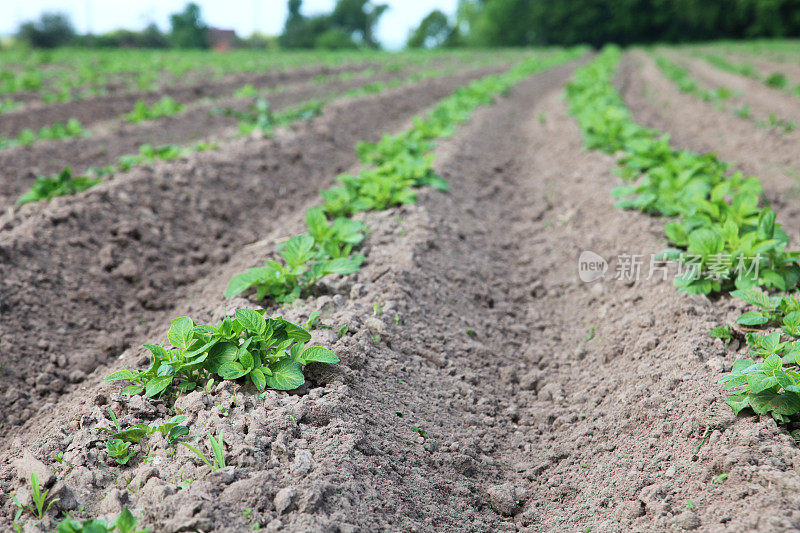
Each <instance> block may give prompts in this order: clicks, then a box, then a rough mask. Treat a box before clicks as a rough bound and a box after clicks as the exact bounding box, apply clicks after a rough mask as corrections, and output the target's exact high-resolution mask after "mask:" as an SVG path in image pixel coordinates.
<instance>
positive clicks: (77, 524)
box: [56, 507, 148, 533]
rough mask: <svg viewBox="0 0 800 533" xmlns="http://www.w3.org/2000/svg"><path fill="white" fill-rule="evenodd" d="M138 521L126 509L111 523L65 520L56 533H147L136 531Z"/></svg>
mask: <svg viewBox="0 0 800 533" xmlns="http://www.w3.org/2000/svg"><path fill="white" fill-rule="evenodd" d="M137 523H138V520H136V517H135V516H133V513H131V512H130V510H129V509H128V508H127V507H126V508H124V509H123V510H122V512H121V513H120V514H119V516H117V518H115V519H114V520H113V521H112V522H111V523H108V522H106V521H105V520H100V519H97V518H93V519H90V520H83V521H79V520H75V519H74V518H65V519H64V520H62V521H61V522H59V524H58V526H57V527H56V533H112V532H117V533H147V531H148V530H145V529H136V524H137Z"/></svg>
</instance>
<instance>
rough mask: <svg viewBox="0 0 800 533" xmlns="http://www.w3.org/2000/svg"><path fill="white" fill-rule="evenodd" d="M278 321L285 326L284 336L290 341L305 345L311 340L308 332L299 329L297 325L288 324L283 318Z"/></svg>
mask: <svg viewBox="0 0 800 533" xmlns="http://www.w3.org/2000/svg"><path fill="white" fill-rule="evenodd" d="M280 321H281V323H283V325H284V326H285V328H286V335H287V336H288V337H289V338H290V339H294V340H296V341H298V342H302V343H306V342H308V341H310V340H311V333H309V332H308V331H306V330H304V329H303V328H301V327H300V326H298V325H297V324H295V323H293V322H289V321H288V320H286V319H283V318H282V319H280Z"/></svg>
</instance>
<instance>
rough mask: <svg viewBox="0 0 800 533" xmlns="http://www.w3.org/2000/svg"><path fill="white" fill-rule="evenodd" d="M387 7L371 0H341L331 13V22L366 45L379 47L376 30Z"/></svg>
mask: <svg viewBox="0 0 800 533" xmlns="http://www.w3.org/2000/svg"><path fill="white" fill-rule="evenodd" d="M387 9H389V6H388V5H386V4H373V3H372V2H370V1H369V0H339V1H338V2H336V7H335V8H333V13H331V23H332V25H333V26H334V27H338V28H342V29H343V30H345V31H347V32H349V33H350V34H351V35H354V36H355V37H356V38H357V39H358V40H359V41H360V42H362V43H363V44H364V45H366V46H368V47H370V48H378V42H377V41H376V40H375V36H374V30H375V26H376V25H377V24H378V20H379V19H380V18H381V16H382V15H383V14H384V12H385V11H386V10H387Z"/></svg>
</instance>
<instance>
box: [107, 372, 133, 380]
mask: <svg viewBox="0 0 800 533" xmlns="http://www.w3.org/2000/svg"><path fill="white" fill-rule="evenodd" d="M138 375H139V374H138V373H135V372H131V371H130V370H117V371H116V372H114V373H113V374H111V375H110V376H108V377H107V378H106V381H133V380H134V379H136V376H138Z"/></svg>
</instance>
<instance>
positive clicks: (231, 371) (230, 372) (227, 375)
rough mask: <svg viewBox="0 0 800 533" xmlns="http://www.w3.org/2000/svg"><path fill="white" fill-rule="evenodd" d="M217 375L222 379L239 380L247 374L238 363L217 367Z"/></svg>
mask: <svg viewBox="0 0 800 533" xmlns="http://www.w3.org/2000/svg"><path fill="white" fill-rule="evenodd" d="M217 374H219V376H220V377H221V378H222V379H231V380H232V379H239V378H240V377H242V376H244V375H246V374H247V370H245V368H244V367H243V366H242V365H241V363H238V362H235V361H234V362H231V363H225V364H223V365H221V366H220V367H219V370H217Z"/></svg>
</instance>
